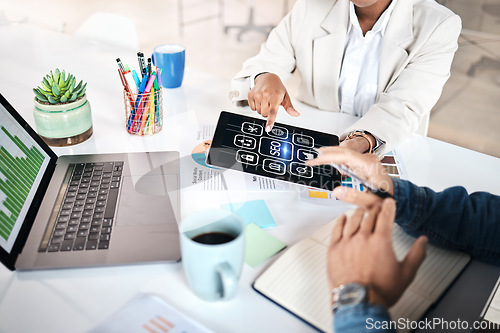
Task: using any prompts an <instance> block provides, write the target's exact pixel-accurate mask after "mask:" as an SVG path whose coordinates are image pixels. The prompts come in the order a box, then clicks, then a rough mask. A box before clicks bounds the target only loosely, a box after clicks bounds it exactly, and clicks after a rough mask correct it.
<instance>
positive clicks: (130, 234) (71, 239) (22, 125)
mask: <svg viewBox="0 0 500 333" xmlns="http://www.w3.org/2000/svg"><path fill="white" fill-rule="evenodd" d="M179 204H180V202H179V153H178V152H172V151H171V152H146V153H117V154H94V155H66V156H59V157H58V156H57V155H56V154H55V153H54V152H53V151H52V150H51V149H50V147H49V146H48V145H47V144H45V142H44V141H43V140H42V139H41V138H40V137H39V136H38V135H37V134H36V133H35V131H34V130H33V129H32V128H31V127H30V126H29V125H28V124H27V122H26V121H25V120H24V119H23V118H22V117H21V116H20V115H19V113H17V112H16V110H14V108H13V107H12V106H11V105H10V104H9V103H8V102H7V100H6V99H5V98H4V97H3V96H2V95H1V94H0V260H1V262H2V263H3V264H4V265H5V266H6V267H7V268H9V269H10V270H15V269H20V270H31V269H49V268H64V267H86V266H101V265H116V264H127V263H142V262H156V261H178V260H180V246H179V231H178V226H177V215H178V211H179Z"/></svg>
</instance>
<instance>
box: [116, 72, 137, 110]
mask: <svg viewBox="0 0 500 333" xmlns="http://www.w3.org/2000/svg"><path fill="white" fill-rule="evenodd" d="M118 75H119V76H120V80H121V81H122V84H123V88H124V89H125V91H126V92H127V93H128V99H129V103H130V107H131V108H132V109H133V108H134V97H133V95H132V92H131V91H130V87H129V85H128V83H127V81H126V79H125V76H124V75H123V73H122V71H121V70H120V69H119V68H118Z"/></svg>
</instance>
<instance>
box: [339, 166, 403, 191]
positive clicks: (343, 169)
mask: <svg viewBox="0 0 500 333" xmlns="http://www.w3.org/2000/svg"><path fill="white" fill-rule="evenodd" d="M330 165H331V166H333V167H334V168H335V169H337V170H339V171H341V172H343V173H345V174H346V175H348V176H349V177H351V178H352V179H355V180H357V181H358V182H359V183H360V184H361V185H363V186H364V187H366V188H367V189H368V190H369V191H370V192H372V193H373V194H375V195H376V196H378V197H379V198H382V199H385V198H393V199H394V197H393V196H392V195H390V194H389V193H388V192H387V191H385V190H383V189H381V188H378V187H375V186H373V185H371V184H369V183H367V182H366V181H364V180H363V179H361V178H360V177H359V176H358V175H356V174H355V173H354V172H353V171H352V170H351V169H349V168H348V167H346V166H345V165H339V164H335V163H330Z"/></svg>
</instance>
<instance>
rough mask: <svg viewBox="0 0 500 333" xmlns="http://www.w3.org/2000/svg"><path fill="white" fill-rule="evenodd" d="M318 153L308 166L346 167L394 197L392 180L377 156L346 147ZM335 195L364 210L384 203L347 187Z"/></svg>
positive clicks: (319, 150)
mask: <svg viewBox="0 0 500 333" xmlns="http://www.w3.org/2000/svg"><path fill="white" fill-rule="evenodd" d="M361 139H363V138H361ZM352 140H354V139H352ZM363 140H364V139H363ZM348 141H351V140H348ZM364 141H366V140H364ZM318 152H319V155H318V157H316V158H315V159H313V160H309V161H307V162H306V164H307V165H322V164H331V163H335V164H339V165H344V166H346V167H347V168H349V169H351V170H352V171H353V173H354V174H355V175H357V176H358V177H360V178H362V179H363V180H364V181H366V182H367V183H369V184H371V185H373V186H375V187H377V188H380V189H382V190H384V191H386V192H387V193H389V194H390V195H394V184H393V181H392V178H391V177H390V176H389V175H388V174H387V171H386V170H385V168H384V166H383V165H382V163H380V161H379V159H378V157H377V156H375V155H372V154H361V153H359V152H356V151H353V150H351V149H348V148H344V147H322V148H319V149H318ZM333 194H334V195H335V197H336V198H337V199H339V200H342V201H345V202H349V203H352V204H355V205H358V206H361V207H364V208H371V207H373V206H375V205H377V204H380V203H381V202H382V199H381V198H379V197H378V196H376V195H375V194H373V193H371V192H360V191H358V190H355V189H353V188H348V187H345V186H337V187H336V188H335V189H334V190H333Z"/></svg>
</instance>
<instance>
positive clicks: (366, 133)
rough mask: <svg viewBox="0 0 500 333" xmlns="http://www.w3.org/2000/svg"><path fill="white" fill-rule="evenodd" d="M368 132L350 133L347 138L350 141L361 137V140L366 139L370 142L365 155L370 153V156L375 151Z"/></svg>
mask: <svg viewBox="0 0 500 333" xmlns="http://www.w3.org/2000/svg"><path fill="white" fill-rule="evenodd" d="M368 134H370V133H368V132H365V131H354V132H351V133H349V135H348V136H347V140H349V139H353V138H356V137H361V138H365V139H366V141H368V147H369V148H368V150H367V151H365V153H368V154H370V153H371V152H372V150H373V144H372V140H370V138H369V137H368Z"/></svg>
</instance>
